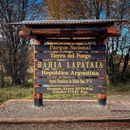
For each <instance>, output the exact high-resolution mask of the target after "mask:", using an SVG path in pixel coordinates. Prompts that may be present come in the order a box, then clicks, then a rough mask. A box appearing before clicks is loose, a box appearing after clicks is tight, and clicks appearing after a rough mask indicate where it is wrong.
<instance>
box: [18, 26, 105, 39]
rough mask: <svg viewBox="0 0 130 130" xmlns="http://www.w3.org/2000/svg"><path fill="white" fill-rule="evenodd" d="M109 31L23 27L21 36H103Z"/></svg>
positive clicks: (99, 29) (100, 29)
mask: <svg viewBox="0 0 130 130" xmlns="http://www.w3.org/2000/svg"><path fill="white" fill-rule="evenodd" d="M106 32H107V29H106V28H78V29H77V28H65V29H64V28H49V29H48V28H44V29H30V28H22V30H21V31H20V33H19V35H20V37H29V36H32V35H43V36H44V37H79V36H80V37H86V36H90V37H91V36H97V37H98V36H101V35H103V34H104V33H106Z"/></svg>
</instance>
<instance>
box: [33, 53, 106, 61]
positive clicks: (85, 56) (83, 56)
mask: <svg viewBox="0 0 130 130" xmlns="http://www.w3.org/2000/svg"><path fill="white" fill-rule="evenodd" d="M104 53H105V52H104ZM70 55H73V57H72V58H69V56H70ZM35 58H36V59H37V60H42V59H43V60H46V59H53V60H57V59H66V60H78V61H79V60H80V61H81V60H85V61H86V60H104V59H105V58H106V54H104V55H103V54H92V53H86V52H72V53H70V52H61V53H60V52H58V53H54V52H51V53H48V52H46V53H35Z"/></svg>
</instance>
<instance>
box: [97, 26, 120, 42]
mask: <svg viewBox="0 0 130 130" xmlns="http://www.w3.org/2000/svg"><path fill="white" fill-rule="evenodd" d="M120 35H121V33H120V31H119V30H118V29H117V28H116V27H114V26H111V27H108V28H107V32H106V33H105V34H104V35H102V36H101V38H100V39H101V40H105V39H107V38H108V37H119V36H120Z"/></svg>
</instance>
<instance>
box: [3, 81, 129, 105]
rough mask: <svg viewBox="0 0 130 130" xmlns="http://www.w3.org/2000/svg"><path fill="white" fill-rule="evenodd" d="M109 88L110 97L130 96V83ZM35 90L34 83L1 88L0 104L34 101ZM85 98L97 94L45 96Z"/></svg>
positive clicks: (109, 85)
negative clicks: (15, 101)
mask: <svg viewBox="0 0 130 130" xmlns="http://www.w3.org/2000/svg"><path fill="white" fill-rule="evenodd" d="M107 86H108V87H107V93H108V95H113V94H123V93H125V94H126V93H129V94H130V82H129V83H127V84H125V85H124V84H122V83H120V84H119V85H117V84H115V85H111V84H108V85H107ZM33 90H34V89H33V84H32V83H26V84H23V85H16V86H8V87H5V88H0V104H1V103H3V102H4V101H7V100H9V99H33ZM83 97H87V98H89V99H90V98H91V99H95V98H96V94H43V98H44V99H76V98H78V99H79V98H83Z"/></svg>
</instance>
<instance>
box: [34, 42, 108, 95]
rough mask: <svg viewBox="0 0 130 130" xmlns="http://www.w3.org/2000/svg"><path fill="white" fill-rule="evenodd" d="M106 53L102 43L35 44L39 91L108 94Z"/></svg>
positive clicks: (36, 76)
mask: <svg viewBox="0 0 130 130" xmlns="http://www.w3.org/2000/svg"><path fill="white" fill-rule="evenodd" d="M105 52H106V48H105V45H104V44H102V43H99V42H86V43H84V44H80V45H79V44H69V45H65V44H57V45H56V44H54V45H53V44H51V45H43V44H40V45H35V84H39V85H40V86H41V87H36V88H35V92H36V93H43V92H44V93H45V92H49V93H105V92H106V54H105Z"/></svg>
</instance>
